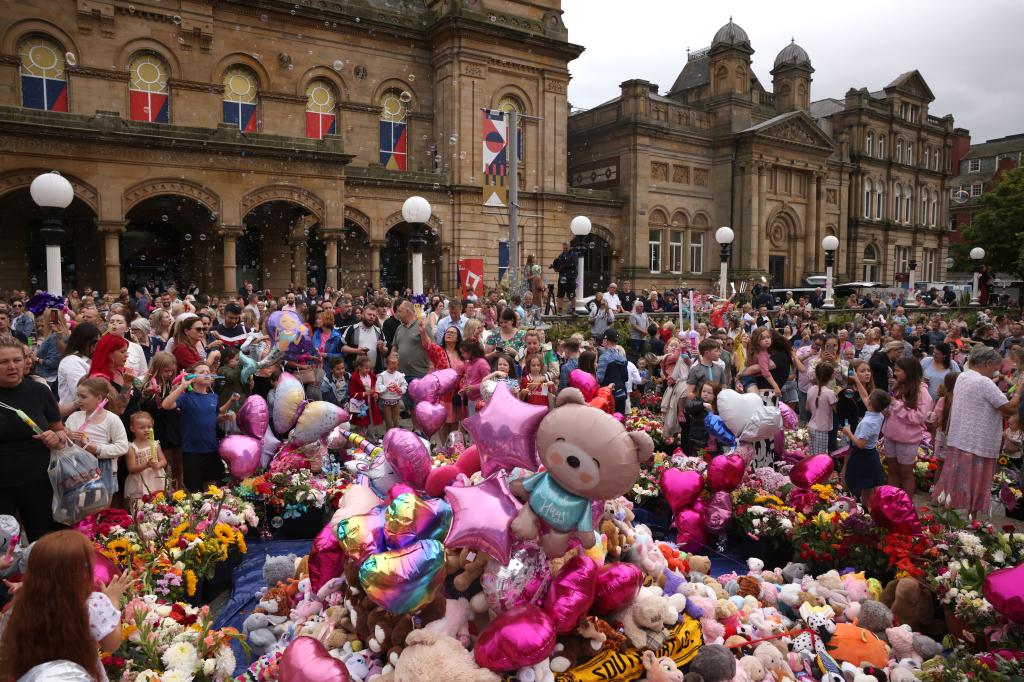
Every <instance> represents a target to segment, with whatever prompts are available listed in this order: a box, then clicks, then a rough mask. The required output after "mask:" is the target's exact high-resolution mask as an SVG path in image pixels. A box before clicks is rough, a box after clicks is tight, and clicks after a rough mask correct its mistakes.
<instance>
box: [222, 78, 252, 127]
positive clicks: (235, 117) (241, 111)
mask: <svg viewBox="0 0 1024 682" xmlns="http://www.w3.org/2000/svg"><path fill="white" fill-rule="evenodd" d="M258 104H259V81H258V80H257V79H256V74H255V73H253V72H252V69H249V68H247V67H245V66H232V67H231V68H230V69H228V70H227V71H226V72H225V73H224V122H225V123H231V124H233V125H236V126H238V129H239V130H241V131H242V132H243V133H255V132H256V131H257V129H258V128H257V125H258V124H257V112H256V109H257V105H258Z"/></svg>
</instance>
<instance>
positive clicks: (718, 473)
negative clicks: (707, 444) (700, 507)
mask: <svg viewBox="0 0 1024 682" xmlns="http://www.w3.org/2000/svg"><path fill="white" fill-rule="evenodd" d="M744 469H746V463H745V462H744V461H743V458H742V457H740V456H739V455H717V456H716V457H714V458H713V459H712V460H711V462H710V463H709V464H708V486H709V487H710V488H711V491H712V492H718V491H719V490H725V491H732V490H735V489H736V486H738V485H739V484H740V481H742V480H743V471H744Z"/></svg>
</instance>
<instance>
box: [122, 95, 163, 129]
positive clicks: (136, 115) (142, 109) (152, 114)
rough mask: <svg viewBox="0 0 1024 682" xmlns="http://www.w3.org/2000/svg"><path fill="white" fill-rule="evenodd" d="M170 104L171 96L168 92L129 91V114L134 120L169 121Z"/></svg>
mask: <svg viewBox="0 0 1024 682" xmlns="http://www.w3.org/2000/svg"><path fill="white" fill-rule="evenodd" d="M169 104H170V97H168V95H167V93H166V92H164V93H160V92H147V91H146V90H129V91H128V106H129V107H130V111H129V114H130V117H131V119H132V120H133V121H147V122H149V123H169V122H170V114H169V109H170V107H169Z"/></svg>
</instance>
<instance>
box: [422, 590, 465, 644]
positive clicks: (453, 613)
mask: <svg viewBox="0 0 1024 682" xmlns="http://www.w3.org/2000/svg"><path fill="white" fill-rule="evenodd" d="M472 619H473V610H472V609H471V608H470V607H469V600H468V599H466V598H462V599H448V600H447V601H446V603H445V610H444V618H441V619H439V620H435V621H434V622H433V623H427V625H426V626H425V627H426V629H427V630H430V631H431V632H436V633H438V634H441V635H444V636H446V637H452V638H453V639H457V640H459V642H460V643H461V644H462V646H464V647H466V648H467V649H468V648H470V641H469V622H470V621H471V620H472Z"/></svg>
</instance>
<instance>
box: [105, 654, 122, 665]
mask: <svg viewBox="0 0 1024 682" xmlns="http://www.w3.org/2000/svg"><path fill="white" fill-rule="evenodd" d="M100 663H102V664H103V665H105V666H107V667H113V668H123V667H124V659H123V658H121V657H120V656H115V655H114V654H106V655H104V656H103V658H101V659H100Z"/></svg>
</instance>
